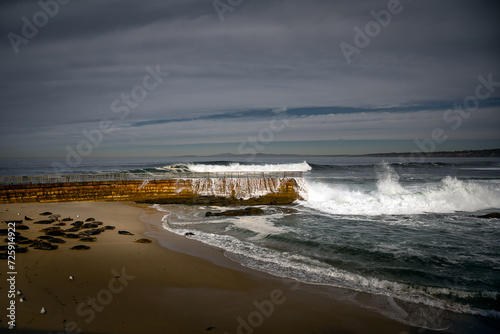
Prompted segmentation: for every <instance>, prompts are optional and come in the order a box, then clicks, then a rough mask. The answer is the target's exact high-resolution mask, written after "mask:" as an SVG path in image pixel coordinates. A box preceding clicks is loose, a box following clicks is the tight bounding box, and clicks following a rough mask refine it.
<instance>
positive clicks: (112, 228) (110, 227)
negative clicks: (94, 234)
mask: <svg viewBox="0 0 500 334" xmlns="http://www.w3.org/2000/svg"><path fill="white" fill-rule="evenodd" d="M103 228H104V229H105V230H114V229H115V227H114V226H111V225H106V226H104V227H103Z"/></svg>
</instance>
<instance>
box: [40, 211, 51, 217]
mask: <svg viewBox="0 0 500 334" xmlns="http://www.w3.org/2000/svg"><path fill="white" fill-rule="evenodd" d="M51 214H52V212H48V211H47V212H42V213H41V214H40V216H50V215H51Z"/></svg>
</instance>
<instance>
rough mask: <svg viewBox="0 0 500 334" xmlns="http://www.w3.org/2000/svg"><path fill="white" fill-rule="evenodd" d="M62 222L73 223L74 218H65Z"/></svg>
mask: <svg viewBox="0 0 500 334" xmlns="http://www.w3.org/2000/svg"><path fill="white" fill-rule="evenodd" d="M61 221H63V222H72V221H73V218H71V217H68V218H63V219H61Z"/></svg>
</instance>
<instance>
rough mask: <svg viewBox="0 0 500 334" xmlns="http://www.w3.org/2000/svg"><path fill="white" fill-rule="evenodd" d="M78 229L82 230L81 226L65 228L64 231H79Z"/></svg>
mask: <svg viewBox="0 0 500 334" xmlns="http://www.w3.org/2000/svg"><path fill="white" fill-rule="evenodd" d="M78 231H80V228H79V227H72V228H67V229H65V230H64V232H78Z"/></svg>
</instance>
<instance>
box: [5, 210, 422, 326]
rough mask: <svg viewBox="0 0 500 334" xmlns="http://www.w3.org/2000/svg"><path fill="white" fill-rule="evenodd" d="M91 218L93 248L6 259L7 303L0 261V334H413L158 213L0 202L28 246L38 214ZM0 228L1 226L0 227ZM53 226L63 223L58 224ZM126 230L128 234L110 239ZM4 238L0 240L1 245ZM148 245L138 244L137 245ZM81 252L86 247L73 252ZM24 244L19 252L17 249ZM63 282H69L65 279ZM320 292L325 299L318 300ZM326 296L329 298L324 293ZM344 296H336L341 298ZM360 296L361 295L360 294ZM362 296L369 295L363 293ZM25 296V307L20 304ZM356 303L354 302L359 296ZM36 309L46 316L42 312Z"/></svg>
mask: <svg viewBox="0 0 500 334" xmlns="http://www.w3.org/2000/svg"><path fill="white" fill-rule="evenodd" d="M43 212H51V213H52V214H57V215H60V217H59V220H62V219H63V218H66V217H71V218H72V219H73V221H67V222H65V223H66V225H65V226H61V229H63V230H64V229H67V228H71V227H73V226H71V225H70V224H71V223H74V222H75V221H78V220H80V221H85V220H87V219H88V218H94V219H95V221H99V222H103V225H101V226H107V225H110V226H114V227H115V229H114V230H105V231H104V232H102V233H100V234H98V235H96V236H95V237H96V238H97V240H96V241H95V242H83V241H79V240H78V239H68V238H64V237H62V239H64V240H65V241H66V242H65V243H62V244H58V246H59V247H58V249H56V250H39V249H33V247H28V249H29V251H28V252H27V253H23V254H17V255H16V259H15V270H16V272H17V274H16V275H15V289H16V291H17V290H20V291H21V292H22V294H21V295H17V294H16V296H15V298H10V297H9V294H8V292H9V286H8V284H7V278H9V276H8V275H7V272H9V270H8V268H7V265H8V263H7V261H6V260H1V262H0V265H1V266H2V269H1V270H0V275H1V276H0V278H1V284H0V287H1V290H0V293H1V298H0V300H1V304H2V308H4V310H5V308H6V307H8V306H9V303H10V302H11V300H15V301H16V303H15V323H16V328H15V330H14V331H9V330H8V327H9V324H8V321H10V320H9V319H8V318H7V317H6V316H3V317H2V319H1V322H0V331H1V332H19V333H42V332H43V333H48V332H52V333H205V332H210V333H367V332H370V333H401V334H403V333H412V332H417V331H418V328H409V327H408V326H405V325H403V324H400V323H398V322H396V321H393V320H390V319H387V318H385V317H383V316H381V315H380V314H378V313H376V312H372V311H370V310H367V309H363V308H361V307H357V306H355V305H353V304H352V303H349V302H343V301H342V300H347V299H348V297H349V296H348V294H349V292H346V291H341V290H333V289H331V290H327V289H326V288H325V287H321V286H311V285H306V284H301V283H298V282H295V281H291V280H286V279H281V278H277V277H273V276H271V275H268V274H265V273H261V272H257V271H253V270H250V269H247V268H244V267H242V266H241V265H239V264H237V263H235V262H233V261H231V260H229V259H227V258H225V257H224V256H223V254H222V252H221V251H220V250H217V249H213V248H210V247H207V246H205V245H203V244H201V243H199V242H197V241H194V240H189V239H188V238H186V237H183V236H178V235H174V234H172V233H170V232H168V231H165V230H164V229H163V228H162V227H161V218H162V213H161V212H158V211H157V210H155V209H153V208H151V207H150V206H149V205H137V204H134V203H128V202H121V203H111V202H78V203H51V204H44V203H33V204H4V205H0V220H2V221H8V220H17V219H23V218H24V217H25V216H27V217H30V218H32V219H33V221H26V220H24V223H23V224H24V225H27V226H29V229H27V230H17V231H18V232H20V233H21V235H22V236H25V237H27V238H30V239H33V238H36V237H38V236H41V235H44V232H42V231H41V229H43V228H47V227H50V226H54V225H55V224H58V223H60V222H57V221H56V222H54V223H52V224H34V221H38V220H44V219H47V217H44V216H41V215H40V213H43ZM1 225H2V227H1V228H7V224H5V223H2V224H1ZM61 225H62V224H61ZM118 231H128V232H130V233H131V234H133V235H124V234H119V233H118ZM4 238H5V237H2V245H4V244H6V243H5V242H4V240H3V239H4ZM144 238H146V239H149V240H151V241H152V242H151V243H137V242H135V241H136V240H138V239H144ZM75 245H87V246H90V247H91V248H90V249H88V250H73V249H71V248H72V247H74V246H75ZM22 246H28V245H22ZM70 276H71V277H70ZM326 292H328V293H326ZM332 294H337V295H336V296H332ZM343 295H344V296H343ZM361 297H362V296H361ZM365 297H366V298H368V296H365ZM21 298H25V300H24V301H22V302H21V301H20V300H21ZM358 298H360V296H358ZM42 307H43V308H44V310H45V311H46V313H44V314H41V313H40V311H41V309H42ZM2 313H3V312H2Z"/></svg>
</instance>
